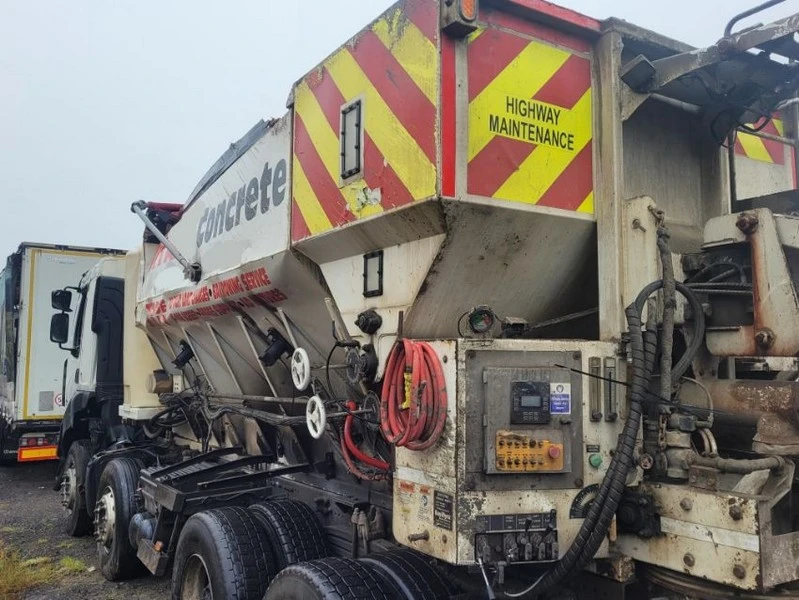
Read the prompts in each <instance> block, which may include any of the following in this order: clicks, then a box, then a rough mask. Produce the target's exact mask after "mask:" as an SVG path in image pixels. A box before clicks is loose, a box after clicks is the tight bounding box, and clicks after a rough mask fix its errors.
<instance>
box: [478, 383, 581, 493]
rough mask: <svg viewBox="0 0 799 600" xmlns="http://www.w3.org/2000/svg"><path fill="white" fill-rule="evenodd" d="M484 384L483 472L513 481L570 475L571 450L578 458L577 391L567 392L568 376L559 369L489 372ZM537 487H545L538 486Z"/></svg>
mask: <svg viewBox="0 0 799 600" xmlns="http://www.w3.org/2000/svg"><path fill="white" fill-rule="evenodd" d="M483 381H484V384H485V390H486V399H487V401H486V414H485V418H484V420H483V423H484V428H485V442H486V453H485V463H484V465H485V472H486V473H487V474H490V475H516V476H519V475H548V476H552V475H556V474H567V473H571V472H572V460H573V457H574V456H575V447H576V446H577V447H578V449H577V452H579V444H580V440H579V438H578V437H577V430H576V429H575V427H574V425H575V420H577V419H575V417H577V415H578V414H579V413H576V412H575V411H576V410H578V407H579V404H578V401H579V391H577V388H578V386H574V387H573V386H572V383H573V380H572V374H571V373H569V372H568V370H566V369H564V368H558V367H554V368H553V367H528V368H507V367H489V368H486V369H485V371H484V372H483ZM573 393H576V394H577V396H576V397H573V395H572V394H573ZM578 456H579V454H578ZM548 480H549V478H548ZM562 483H563V484H566V483H567V481H563V482H562ZM552 484H553V485H558V483H557V482H555V481H552ZM536 485H537V486H539V487H540V486H546V485H549V484H548V483H544V482H543V481H541V482H539V483H537V484H536Z"/></svg>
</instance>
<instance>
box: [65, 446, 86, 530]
mask: <svg viewBox="0 0 799 600" xmlns="http://www.w3.org/2000/svg"><path fill="white" fill-rule="evenodd" d="M90 458H91V452H90V450H89V442H88V441H87V440H77V441H75V442H72V445H71V446H70V447H69V451H67V459H66V461H65V462H64V470H63V472H62V473H61V483H60V485H59V490H60V493H61V506H63V507H64V517H63V520H62V521H63V529H64V532H65V533H66V534H68V535H71V536H73V537H80V536H83V535H86V534H87V533H89V531H91V525H92V520H91V518H90V517H89V513H88V512H87V511H86V499H85V498H84V497H83V489H84V485H85V484H86V465H88V464H89V459H90Z"/></svg>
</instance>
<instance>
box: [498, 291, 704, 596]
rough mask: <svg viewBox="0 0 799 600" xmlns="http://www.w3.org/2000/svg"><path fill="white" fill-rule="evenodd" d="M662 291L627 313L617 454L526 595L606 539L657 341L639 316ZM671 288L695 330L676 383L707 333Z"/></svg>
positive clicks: (696, 309)
mask: <svg viewBox="0 0 799 600" xmlns="http://www.w3.org/2000/svg"><path fill="white" fill-rule="evenodd" d="M662 287H663V281H662V280H658V281H654V282H652V283H650V284H649V285H648V286H646V287H645V288H644V289H643V290H641V293H640V294H638V297H637V298H636V300H635V302H633V303H632V304H631V305H630V306H628V307H627V309H626V310H625V315H626V317H627V326H628V330H629V335H630V352H631V356H632V365H631V381H630V404H629V414H628V416H627V421H626V422H625V424H624V428H623V430H622V432H621V435H620V436H619V441H618V445H617V446H616V453H615V454H614V455H613V459H612V460H611V463H610V466H609V467H608V471H607V473H606V474H605V477H604V479H603V480H602V484H601V485H600V488H599V491H598V492H597V496H596V499H595V500H594V502H593V503H592V504H591V507H590V509H589V510H588V514H587V515H586V518H585V520H584V521H583V523H582V525H581V527H580V530H579V532H578V533H577V537H576V538H575V540H574V542H573V543H572V544H571V546H569V549H568V550H567V551H566V553H565V554H564V555H563V558H561V559H560V560H559V561H558V563H557V565H555V567H554V568H553V569H552V570H551V571H548V572H547V573H546V574H545V575H544V576H543V577H542V578H541V579H540V580H539V581H538V582H536V584H535V585H534V586H533V588H529V589H528V590H525V591H524V593H525V594H526V593H530V592H532V591H536V592H538V593H541V592H543V591H545V590H547V589H549V588H551V587H552V586H554V585H556V584H557V583H558V582H560V581H561V580H562V579H563V577H565V576H566V575H568V574H569V573H571V572H572V571H575V570H578V569H582V568H583V567H584V566H585V565H586V564H587V563H588V562H589V561H590V560H591V559H593V557H594V555H595V554H596V552H597V550H598V549H599V547H600V546H601V545H602V541H603V540H604V539H605V536H606V535H607V532H608V528H609V527H610V524H611V522H612V521H613V517H614V515H615V514H616V509H617V508H618V506H619V501H620V500H621V497H622V494H623V493H624V488H625V487H626V482H627V477H628V475H629V473H630V469H631V468H632V466H633V452H634V449H635V443H636V439H637V437H638V429H639V427H640V424H641V417H642V410H643V408H642V407H643V401H644V397H645V396H646V393H647V389H648V386H649V380H650V378H651V376H652V370H653V367H654V363H655V354H656V351H657V343H656V339H655V336H654V335H653V333H652V331H651V329H648V330H647V332H646V333H644V332H643V331H642V322H641V314H642V313H643V310H644V305H645V304H646V302H647V299H648V298H649V296H651V295H652V294H653V293H654V292H656V291H657V290H659V289H660V288H662ZM675 287H676V291H677V292H679V293H680V294H681V295H682V296H683V297H685V299H686V300H687V301H688V304H689V305H690V306H691V310H692V311H693V317H694V324H695V328H696V331H695V335H694V336H693V338H692V339H691V343H690V344H689V345H688V348H687V349H686V351H685V353H684V354H683V355H682V357H681V358H680V360H679V361H678V362H677V364H676V365H675V366H674V368H673V369H672V381H674V382H676V381H678V380H679V378H680V377H681V376H682V375H683V374H684V373H685V371H686V370H687V369H688V367H690V365H691V361H692V360H693V358H694V356H696V353H697V352H698V351H699V348H700V346H701V344H702V340H703V339H704V331H705V314H704V311H703V310H702V305H701V303H700V302H699V299H698V298H697V296H696V294H694V293H693V291H691V289H690V288H688V287H687V286H686V285H684V284H682V283H677V284H676V286H675ZM506 596H508V597H519V594H506Z"/></svg>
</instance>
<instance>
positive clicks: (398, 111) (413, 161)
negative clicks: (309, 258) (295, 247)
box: [291, 0, 439, 241]
mask: <svg viewBox="0 0 799 600" xmlns="http://www.w3.org/2000/svg"><path fill="white" fill-rule="evenodd" d="M438 35H439V34H438V4H437V3H436V2H434V1H432V0H405V1H404V2H401V3H399V4H397V5H395V6H394V7H393V8H392V9H390V10H389V11H388V12H386V13H384V14H383V16H382V17H380V18H379V19H378V20H377V21H375V22H374V23H373V24H372V25H371V26H370V27H369V28H368V29H366V30H364V31H362V32H361V33H360V34H359V35H358V36H356V37H355V38H354V39H353V40H351V41H350V42H348V43H347V44H346V45H344V46H343V47H342V48H340V49H339V50H338V51H337V52H335V53H334V54H333V55H332V56H331V57H330V58H328V59H327V60H326V61H325V62H324V63H322V64H321V65H320V66H319V67H317V68H316V69H315V70H314V71H312V72H311V73H310V74H309V75H307V76H306V77H305V78H304V79H302V80H301V81H300V82H299V83H298V84H297V86H296V87H295V89H294V167H293V168H294V171H293V177H294V186H293V205H292V219H291V221H292V224H291V238H292V241H299V240H302V239H305V238H307V237H310V236H314V235H316V234H320V233H324V232H325V231H329V230H331V229H333V228H335V227H340V226H342V225H346V224H347V223H350V222H352V221H355V220H357V219H361V218H365V217H369V216H372V215H375V214H379V213H381V212H383V211H386V210H391V209H393V208H397V207H400V206H403V205H406V204H408V203H410V202H413V201H416V200H423V199H426V198H430V197H433V196H435V195H436V192H437V179H436V177H437V174H436V163H437V122H438V97H439V83H438V65H439V50H438ZM354 100H361V106H362V120H363V127H364V132H363V166H362V176H361V177H356V178H355V180H354V181H350V180H347V181H346V183H344V182H342V180H341V171H340V152H341V147H340V133H339V130H340V128H341V110H342V107H343V106H344V105H346V104H348V103H350V102H352V101H354Z"/></svg>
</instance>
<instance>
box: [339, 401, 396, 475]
mask: <svg viewBox="0 0 799 600" xmlns="http://www.w3.org/2000/svg"><path fill="white" fill-rule="evenodd" d="M347 408H348V409H349V410H355V409H356V408H358V407H357V405H356V404H355V402H352V401H350V402H347ZM353 419H354V417H353V416H352V415H351V414H350V415H347V417H346V419H344V435H343V436H342V440H343V442H344V444H343V445H344V447H345V448H346V450H347V452H345V453H344V454H345V456H346V455H347V454H348V453H349V454H352V455H353V456H354V457H355V458H356V459H358V460H359V461H361V462H362V463H365V464H367V465H369V466H370V467H374V468H375V469H380V470H381V471H388V470H390V469H391V465H389V464H388V463H387V462H385V461H382V460H380V459H379V458H375V457H374V456H369V455H368V454H366V453H364V452H363V451H361V449H360V448H358V445H357V444H356V443H355V441H354V440H353V439H352V421H353ZM347 466H349V463H348V465H347Z"/></svg>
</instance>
